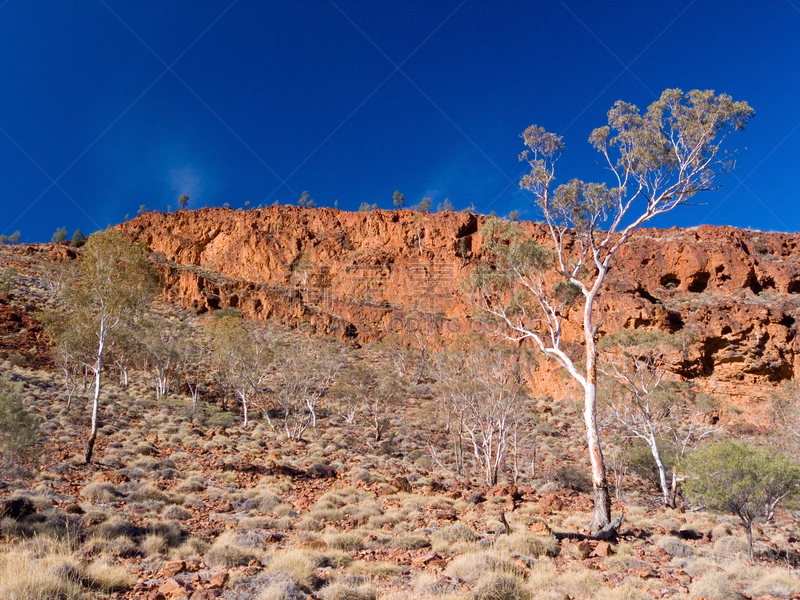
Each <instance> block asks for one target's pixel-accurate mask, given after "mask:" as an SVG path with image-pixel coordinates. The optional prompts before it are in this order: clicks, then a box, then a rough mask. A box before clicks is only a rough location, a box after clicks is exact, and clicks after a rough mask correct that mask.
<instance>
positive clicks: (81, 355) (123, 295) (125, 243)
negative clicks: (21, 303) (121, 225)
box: [45, 229, 159, 464]
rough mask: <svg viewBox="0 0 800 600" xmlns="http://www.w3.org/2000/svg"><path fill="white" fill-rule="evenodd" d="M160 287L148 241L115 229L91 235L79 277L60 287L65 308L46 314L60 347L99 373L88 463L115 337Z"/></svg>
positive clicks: (84, 250) (86, 450)
mask: <svg viewBox="0 0 800 600" xmlns="http://www.w3.org/2000/svg"><path fill="white" fill-rule="evenodd" d="M158 291H159V279H158V276H157V274H156V273H155V272H154V271H153V270H152V269H151V268H150V263H149V261H148V253H147V251H146V250H145V249H144V247H143V246H141V245H139V244H135V243H134V242H132V241H131V240H130V239H129V238H128V237H127V236H126V235H125V234H124V233H122V232H121V231H117V230H113V229H109V230H106V231H102V232H98V233H95V234H93V235H91V236H89V239H88V240H87V242H86V244H85V245H84V247H83V250H82V252H81V256H80V258H79V259H78V261H77V265H76V271H75V273H74V278H73V279H72V280H71V281H70V282H69V283H68V284H66V285H64V286H63V287H62V288H61V290H60V295H61V298H60V299H61V308H60V309H59V310H58V311H56V312H53V313H50V314H47V315H45V320H46V322H47V325H48V329H49V331H50V333H51V335H52V336H53V337H54V338H55V341H56V347H62V345H66V346H67V347H68V348H69V349H70V352H71V353H72V356H74V357H76V360H79V361H80V362H82V363H83V364H84V365H85V366H86V367H87V368H89V369H90V370H91V371H92V372H93V374H94V395H93V399H92V424H91V430H90V432H89V437H88V439H87V440H86V447H85V451H84V461H85V462H86V463H87V464H88V463H90V462H91V460H92V454H93V452H94V445H95V441H96V440H97V425H98V410H99V406H100V390H101V381H102V372H103V367H104V365H105V358H106V354H107V352H108V347H109V343H110V340H111V338H112V336H113V335H114V334H115V333H116V332H119V331H122V330H124V329H125V328H126V327H127V326H129V325H130V324H131V323H132V322H133V321H134V320H135V319H136V318H137V317H138V316H140V315H141V314H142V312H143V311H144V310H145V308H146V307H147V305H148V304H149V302H150V300H152V299H153V297H154V296H155V295H156V294H157V293H158Z"/></svg>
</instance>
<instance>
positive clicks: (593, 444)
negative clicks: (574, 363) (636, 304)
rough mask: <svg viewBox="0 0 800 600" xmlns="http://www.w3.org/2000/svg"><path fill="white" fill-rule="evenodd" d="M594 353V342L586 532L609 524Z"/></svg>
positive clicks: (587, 398) (589, 367) (589, 361)
mask: <svg viewBox="0 0 800 600" xmlns="http://www.w3.org/2000/svg"><path fill="white" fill-rule="evenodd" d="M596 360H597V351H596V350H595V346H594V339H592V340H591V343H590V342H589V340H587V344H586V389H585V394H584V408H583V418H584V422H585V424H586V444H587V446H588V449H589V460H590V461H591V464H592V487H593V488H594V515H593V516H592V523H591V524H590V525H589V528H590V529H591V530H592V531H598V530H600V529H602V528H603V527H605V526H606V525H608V524H609V523H611V494H610V493H609V491H608V479H607V477H606V467H605V463H604V462H603V450H602V448H601V447H600V429H599V428H598V426H597V363H596Z"/></svg>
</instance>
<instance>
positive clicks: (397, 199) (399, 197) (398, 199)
mask: <svg viewBox="0 0 800 600" xmlns="http://www.w3.org/2000/svg"><path fill="white" fill-rule="evenodd" d="M392 203H393V204H394V205H395V206H396V207H397V208H403V207H404V206H405V205H406V197H405V196H403V194H401V193H400V191H399V190H397V191H395V193H394V194H392Z"/></svg>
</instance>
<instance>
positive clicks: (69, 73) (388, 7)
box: [0, 0, 800, 242]
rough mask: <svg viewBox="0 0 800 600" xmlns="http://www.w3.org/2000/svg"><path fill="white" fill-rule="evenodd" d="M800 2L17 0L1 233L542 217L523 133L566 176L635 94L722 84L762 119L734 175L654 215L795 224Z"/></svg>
mask: <svg viewBox="0 0 800 600" xmlns="http://www.w3.org/2000/svg"><path fill="white" fill-rule="evenodd" d="M798 40H800V2H798V1H797V0H770V1H768V2H764V3H752V2H740V1H736V0H725V1H723V0H694V1H690V0H674V1H672V2H641V1H621V2H596V1H586V0H581V1H579V0H563V1H561V0H554V1H549V0H548V1H542V2H540V1H534V0H529V1H511V0H496V1H493V2H488V1H479V0H463V1H462V0H438V1H436V2H431V1H430V0H428V1H424V2H423V1H420V2H416V1H407V2H382V1H366V0H358V1H356V0H333V1H329V0H285V1H281V0H260V1H259V0H237V1H235V2H232V1H231V0H221V1H217V0H191V1H189V0H186V1H183V0H180V1H179V0H175V1H171V0H167V1H165V0H138V1H137V2H130V1H127V2H123V1H122V0H75V1H71V2H64V1H63V0H0V84H1V85H2V94H0V190H1V191H2V196H0V197H1V198H2V212H0V215H1V216H0V233H5V234H10V233H11V232H13V231H15V230H20V231H21V233H22V240H23V241H31V242H32V241H48V240H49V239H50V237H51V235H52V233H53V232H54V231H55V230H56V229H57V228H58V227H61V226H64V227H66V228H67V230H68V231H69V233H72V231H74V230H75V229H76V228H80V229H81V230H82V231H83V232H84V233H89V232H91V231H94V230H96V229H98V228H103V227H105V226H106V225H108V224H113V223H118V222H120V221H122V220H123V219H124V218H125V215H126V214H127V215H131V216H133V215H135V213H136V211H137V209H138V208H139V206H140V205H142V204H144V205H146V206H147V208H148V209H151V210H167V206H168V205H171V206H172V208H173V210H174V209H175V208H176V207H177V197H178V196H179V195H180V194H181V193H186V194H188V195H189V196H190V204H189V206H190V208H198V207H202V206H215V205H222V204H224V203H228V204H230V205H231V206H232V207H234V208H238V207H242V206H243V205H244V202H245V201H249V202H250V204H251V205H252V206H257V205H259V204H271V203H273V202H274V201H276V200H277V201H279V202H280V203H282V204H283V203H291V202H295V201H296V199H297V198H298V197H299V195H300V194H301V192H303V191H304V190H308V191H309V193H310V196H311V197H312V198H314V200H315V201H316V202H317V204H318V205H322V206H333V204H334V201H338V206H339V208H342V209H347V210H356V209H357V208H358V206H359V205H360V204H361V203H362V202H368V203H370V204H372V203H377V204H378V205H379V206H380V207H382V208H392V193H393V192H394V191H395V190H400V191H402V192H403V193H404V194H405V196H406V199H407V202H408V203H409V204H414V203H416V202H418V201H419V200H420V199H421V198H422V197H423V196H430V197H432V198H433V203H434V206H435V205H436V204H437V203H439V202H441V201H442V200H444V198H446V197H447V198H449V199H450V200H451V201H452V202H453V204H454V205H455V206H456V207H457V208H462V207H465V206H468V205H471V204H474V205H475V207H477V209H478V210H479V211H481V212H484V213H488V212H490V211H492V210H495V211H497V212H498V213H499V214H507V213H508V212H509V211H510V210H512V209H517V210H519V211H520V212H521V214H522V215H523V218H529V219H537V218H538V215H537V213H536V210H535V208H534V207H533V206H532V204H531V199H530V197H529V196H528V195H527V194H528V193H527V192H523V191H521V190H519V186H518V180H519V177H520V175H521V174H522V172H523V164H522V163H520V162H518V160H517V156H518V154H519V152H520V151H521V150H523V149H524V148H523V145H522V140H521V139H520V138H519V134H520V132H522V131H523V130H524V129H525V128H526V127H527V126H528V125H530V124H532V123H536V124H538V125H541V126H544V127H545V128H547V129H548V130H550V131H553V132H555V133H559V134H561V135H563V136H564V141H565V143H566V144H567V151H566V153H565V155H564V157H563V158H562V159H561V161H560V162H559V164H558V170H557V176H558V177H559V180H560V181H567V180H569V179H571V178H572V177H580V178H583V179H587V180H601V179H602V178H603V171H602V170H601V169H600V168H599V167H598V166H597V161H598V155H597V154H596V153H595V152H594V151H593V150H592V149H591V147H590V146H589V144H588V143H587V141H586V140H587V138H588V135H589V133H590V132H591V130H592V129H593V128H595V127H597V126H600V125H602V124H604V123H605V119H606V111H607V110H608V108H609V107H610V106H611V105H612V104H613V103H614V102H615V101H616V100H618V99H623V100H626V101H628V102H632V103H634V104H637V105H639V106H640V107H642V108H645V107H646V106H647V105H648V104H649V103H650V102H652V101H653V100H654V99H655V98H656V96H657V95H659V94H660V92H661V91H662V90H663V89H665V88H673V87H678V88H681V89H683V90H685V91H686V90H689V89H693V88H701V89H713V90H716V91H717V92H718V93H723V92H724V93H727V94H730V95H731V96H732V97H733V98H734V99H735V100H746V101H748V102H749V103H750V105H751V106H752V107H753V108H754V109H755V110H756V113H757V114H756V117H755V119H753V121H752V122H751V123H750V125H749V126H748V128H747V131H745V132H744V133H743V134H737V135H735V136H733V137H732V138H731V140H730V142H731V144H730V146H729V147H730V148H738V149H739V151H740V155H739V159H738V170H737V172H736V173H734V174H732V175H728V176H726V177H725V178H724V181H723V184H724V185H723V188H722V189H721V190H719V191H716V192H713V193H709V194H706V195H704V196H701V197H700V198H698V204H699V205H698V206H690V207H682V208H680V209H678V210H677V211H675V212H673V213H671V214H669V215H666V216H664V217H661V218H660V219H659V220H657V221H655V222H654V225H656V226H659V227H671V226H673V225H677V226H680V227H687V226H692V225H699V224H702V223H710V224H720V225H722V224H725V225H734V226H737V227H752V228H755V229H761V230H767V231H769V230H778V231H796V230H798V229H800V211H798V210H797V204H798V200H799V199H800V198H799V197H798V196H800V192H798V185H797V183H796V174H797V173H798V172H799V171H800V110H798V101H797V99H798V98H800V77H798V73H800V41H798Z"/></svg>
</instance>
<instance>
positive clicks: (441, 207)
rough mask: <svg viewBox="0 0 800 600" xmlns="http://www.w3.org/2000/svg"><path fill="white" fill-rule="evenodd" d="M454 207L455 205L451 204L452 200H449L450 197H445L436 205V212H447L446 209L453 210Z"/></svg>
mask: <svg viewBox="0 0 800 600" xmlns="http://www.w3.org/2000/svg"><path fill="white" fill-rule="evenodd" d="M455 209H456V207H455V206H453V203H452V202H450V198H445V199H444V200H442V201H441V202H440V203H439V204H437V205H436V212H448V211H454V210H455Z"/></svg>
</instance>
